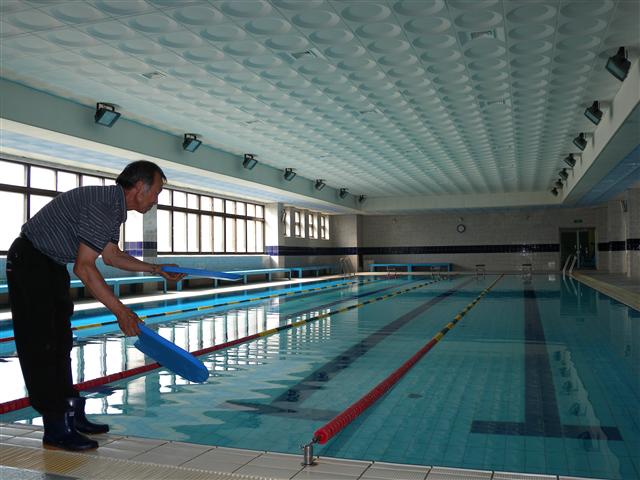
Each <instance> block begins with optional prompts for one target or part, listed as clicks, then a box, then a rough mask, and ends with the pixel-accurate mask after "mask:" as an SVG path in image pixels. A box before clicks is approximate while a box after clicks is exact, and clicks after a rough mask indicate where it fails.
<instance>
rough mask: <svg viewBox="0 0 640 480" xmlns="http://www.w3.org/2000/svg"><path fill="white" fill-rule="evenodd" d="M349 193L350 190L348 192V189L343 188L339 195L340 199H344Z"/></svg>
mask: <svg viewBox="0 0 640 480" xmlns="http://www.w3.org/2000/svg"><path fill="white" fill-rule="evenodd" d="M347 193H349V190H347V189H346V188H341V189H340V193H338V196H339V197H340V198H344V197H346V196H347Z"/></svg>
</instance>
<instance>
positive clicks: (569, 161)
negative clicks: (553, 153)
mask: <svg viewBox="0 0 640 480" xmlns="http://www.w3.org/2000/svg"><path fill="white" fill-rule="evenodd" d="M564 163H566V164H567V165H569V166H570V167H571V168H573V167H575V165H576V157H574V156H573V153H570V154H569V155H567V156H566V157H565V159H564Z"/></svg>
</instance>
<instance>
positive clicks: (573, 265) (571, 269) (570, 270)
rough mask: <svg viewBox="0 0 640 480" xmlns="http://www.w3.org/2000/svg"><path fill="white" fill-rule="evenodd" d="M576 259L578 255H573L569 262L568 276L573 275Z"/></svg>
mask: <svg viewBox="0 0 640 480" xmlns="http://www.w3.org/2000/svg"><path fill="white" fill-rule="evenodd" d="M577 260H578V256H577V255H574V257H573V261H572V262H571V266H570V267H569V276H571V275H573V267H575V266H576V261H577Z"/></svg>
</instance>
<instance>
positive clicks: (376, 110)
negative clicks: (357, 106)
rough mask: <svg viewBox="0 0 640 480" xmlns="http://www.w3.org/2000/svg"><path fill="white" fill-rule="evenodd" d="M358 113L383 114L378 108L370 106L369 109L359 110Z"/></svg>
mask: <svg viewBox="0 0 640 480" xmlns="http://www.w3.org/2000/svg"><path fill="white" fill-rule="evenodd" d="M358 115H361V116H369V115H382V112H381V111H380V110H378V109H377V108H370V109H368V110H359V111H358Z"/></svg>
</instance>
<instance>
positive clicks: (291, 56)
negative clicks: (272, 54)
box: [279, 48, 324, 63]
mask: <svg viewBox="0 0 640 480" xmlns="http://www.w3.org/2000/svg"><path fill="white" fill-rule="evenodd" d="M279 55H280V58H282V59H284V60H285V61H287V62H289V63H293V62H296V61H298V60H306V59H312V58H321V59H324V56H323V55H322V54H321V53H320V50H318V49H317V48H310V49H309V50H302V51H300V52H291V53H281V54H279Z"/></svg>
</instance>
